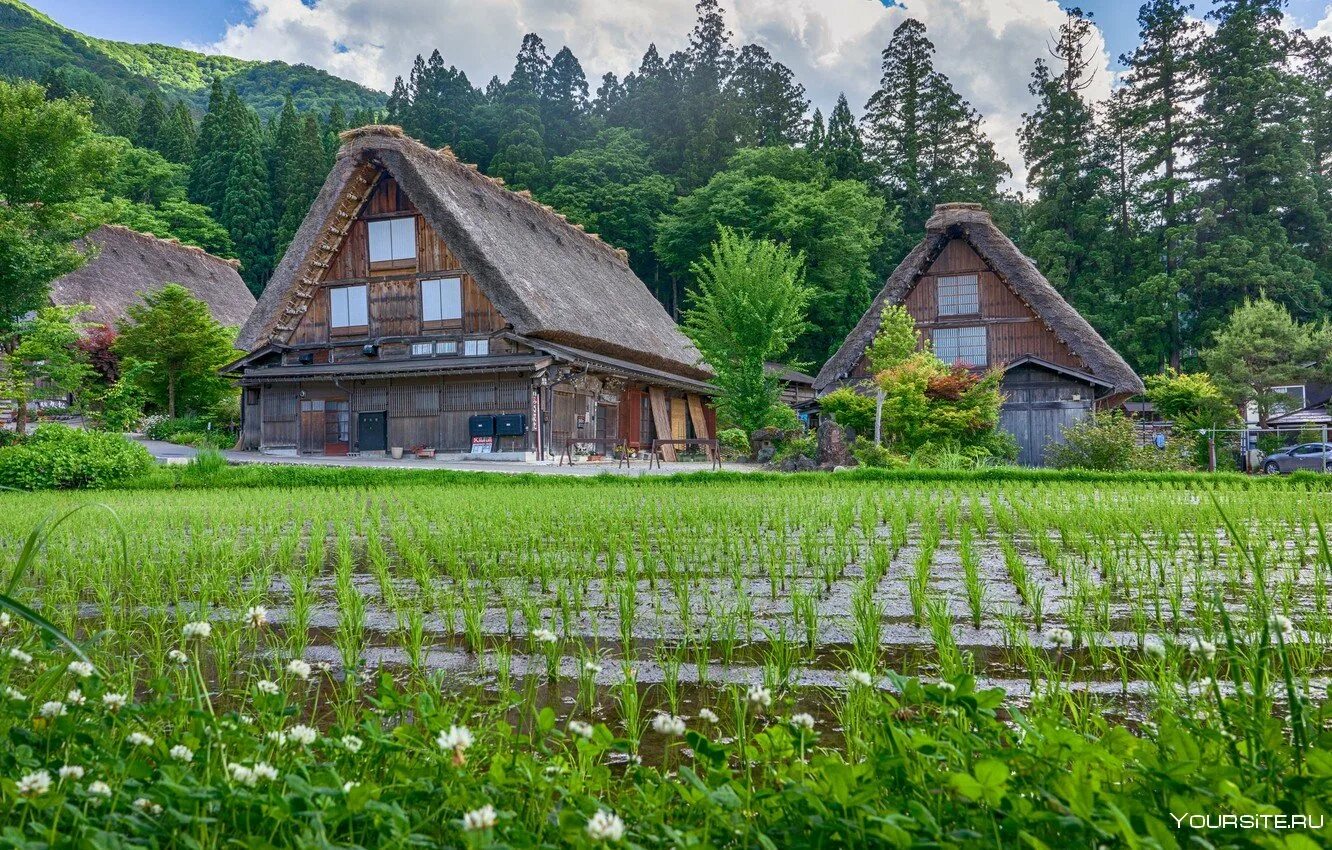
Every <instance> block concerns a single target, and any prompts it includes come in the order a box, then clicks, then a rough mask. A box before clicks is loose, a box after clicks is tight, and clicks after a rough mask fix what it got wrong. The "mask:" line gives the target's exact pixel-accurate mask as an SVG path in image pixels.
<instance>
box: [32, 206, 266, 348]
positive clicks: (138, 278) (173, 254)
mask: <svg viewBox="0 0 1332 850" xmlns="http://www.w3.org/2000/svg"><path fill="white" fill-rule="evenodd" d="M85 241H86V242H87V243H91V244H92V245H93V246H95V247H96V249H97V254H96V256H94V257H93V258H92V259H91V260H89V261H88V262H86V263H84V264H83V266H81V267H80V268H78V269H76V270H75V271H72V272H70V273H69V274H67V275H65V276H64V277H61V278H57V279H56V280H55V281H53V282H52V283H51V303H52V304H54V305H56V306H61V307H72V306H74V305H75V304H89V305H91V306H92V310H91V311H89V312H88V313H85V314H84V315H83V316H82V317H81V318H82V320H83V321H85V322H91V323H93V324H98V325H106V326H107V327H110V328H114V327H115V326H116V323H117V322H118V321H120V320H121V319H122V318H124V317H125V315H126V312H127V311H128V309H129V307H130V306H131V305H133V304H139V303H142V300H143V296H144V294H145V293H149V292H157V291H158V290H160V289H162V288H163V287H164V286H166V285H167V284H168V283H178V284H180V285H181V286H183V287H185V288H186V289H188V290H189V291H190V292H191V293H192V294H193V295H194V297H195V298H198V299H199V300H201V301H203V302H204V303H205V304H207V305H208V309H209V310H210V311H211V312H212V314H213V318H214V319H216V320H217V321H218V322H220V323H221V324H223V325H226V326H228V327H233V328H239V327H240V326H241V325H243V324H244V323H245V320H246V319H248V318H249V317H250V312H251V311H252V310H253V309H254V303H255V301H254V295H253V294H251V292H250V290H249V289H248V288H246V286H245V282H244V281H243V280H241V276H240V273H239V272H238V271H237V268H238V266H239V264H238V263H237V262H236V261H235V260H224V259H222V258H221V257H215V256H213V255H212V254H210V253H208V252H207V251H205V250H203V249H202V248H195V247H192V246H190V245H182V244H181V243H180V242H177V241H175V240H174V239H159V238H158V237H156V236H153V235H152V234H150V233H139V232H138V231H136V230H130V229H129V228H128V227H121V226H120V225H118V224H108V225H103V226H102V227H99V228H97V229H96V230H94V231H93V232H92V233H90V234H88V236H87V237H85Z"/></svg>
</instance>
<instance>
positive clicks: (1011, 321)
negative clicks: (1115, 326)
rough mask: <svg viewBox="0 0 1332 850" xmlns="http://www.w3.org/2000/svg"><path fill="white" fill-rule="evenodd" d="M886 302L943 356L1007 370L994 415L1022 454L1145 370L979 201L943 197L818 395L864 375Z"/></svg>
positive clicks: (825, 371) (1038, 453) (1136, 388)
mask: <svg viewBox="0 0 1332 850" xmlns="http://www.w3.org/2000/svg"><path fill="white" fill-rule="evenodd" d="M886 304H904V305H905V306H906V308H907V312H909V313H910V314H911V316H912V318H914V319H915V320H916V325H917V327H918V328H919V329H920V332H921V337H922V344H923V343H924V341H925V340H928V341H929V343H930V345H931V347H932V348H933V350H934V352H935V354H936V355H938V357H939V358H940V359H941V360H944V361H945V362H949V363H953V362H962V363H965V364H966V365H968V366H970V367H972V368H975V369H986V368H991V367H996V366H997V367H1000V368H1002V369H1003V370H1004V376H1003V383H1002V388H1003V392H1004V395H1005V402H1004V406H1003V410H1002V412H1001V415H1000V425H1001V427H1003V428H1004V429H1005V430H1007V431H1009V432H1010V433H1012V434H1013V435H1014V436H1015V437H1016V438H1017V441H1018V445H1019V448H1020V454H1019V460H1020V462H1021V463H1023V464H1026V465H1031V466H1039V465H1041V464H1042V463H1043V460H1044V455H1045V449H1046V446H1047V445H1048V444H1050V443H1051V442H1059V441H1062V440H1063V433H1064V429H1065V428H1067V427H1068V426H1070V425H1072V424H1074V423H1076V422H1078V421H1080V420H1081V419H1082V418H1083V417H1085V416H1087V415H1088V414H1089V413H1091V412H1092V411H1094V410H1107V409H1111V408H1114V407H1116V406H1118V405H1120V404H1121V403H1123V402H1124V401H1125V400H1126V399H1128V398H1129V397H1130V396H1133V395H1136V394H1138V393H1141V392H1142V391H1143V384H1142V380H1141V379H1139V377H1138V376H1137V375H1136V374H1135V373H1134V372H1133V370H1132V369H1131V368H1130V367H1129V365H1128V364H1127V363H1125V362H1124V359H1123V358H1122V357H1120V356H1119V354H1118V353H1117V352H1116V351H1115V350H1114V349H1112V348H1111V347H1110V346H1109V344H1107V343H1106V341H1105V340H1104V339H1102V338H1101V335H1100V334H1098V333H1097V332H1096V330H1095V329H1094V328H1092V326H1091V325H1090V324H1088V322H1087V320H1086V319H1084V318H1083V317H1082V316H1081V315H1080V314H1079V313H1078V312H1077V311H1076V310H1074V309H1073V308H1072V307H1071V306H1069V304H1068V302H1067V301H1065V300H1064V299H1063V298H1062V297H1061V296H1060V295H1059V293H1058V292H1056V291H1055V288H1054V287H1053V286H1051V285H1050V282H1049V281H1048V280H1046V279H1045V276H1044V275H1042V274H1041V273H1040V271H1039V270H1038V269H1037V268H1036V265H1035V264H1034V263H1033V262H1032V261H1031V260H1030V259H1029V258H1028V257H1026V256H1024V255H1023V254H1022V252H1021V251H1019V250H1018V248H1017V246H1016V245H1014V244H1013V242H1012V240H1010V239H1009V238H1008V237H1007V236H1006V235H1004V233H1003V232H1001V231H1000V230H999V228H998V227H996V226H995V224H994V222H993V220H991V218H990V215H989V213H987V212H986V211H985V210H984V209H982V208H981V206H980V205H979V204H941V205H940V206H938V207H936V208H935V211H934V215H933V216H931V218H930V220H929V222H927V224H926V234H925V238H924V239H922V240H921V241H920V243H919V244H917V245H916V247H915V248H914V249H912V251H911V252H910V253H909V254H907V256H906V259H904V260H902V262H901V263H900V264H899V265H898V266H897V268H896V269H895V270H894V271H893V273H892V274H891V275H890V276H889V277H888V280H887V282H886V283H885V284H884V287H883V289H882V291H880V292H879V295H878V297H876V298H875V299H874V303H873V304H872V305H870V308H869V310H868V311H867V312H866V313H865V315H864V316H863V317H862V318H861V320H860V322H859V323H858V324H857V325H856V327H855V329H854V330H852V331H851V333H850V335H849V336H848V337H847V338H846V341H845V342H844V343H843V344H842V347H841V348H839V349H838V350H837V353H836V354H834V355H833V356H832V358H831V359H829V360H828V362H827V363H825V364H824V366H823V368H822V369H821V370H820V371H819V374H818V377H817V378H816V379H815V385H814V388H815V391H816V392H817V393H818V394H819V395H824V394H826V393H828V392H830V391H832V390H834V389H836V388H837V387H839V386H842V385H844V384H848V383H851V384H855V383H858V382H860V381H863V380H864V379H866V378H868V377H870V375H869V364H868V360H867V359H866V356H865V351H866V349H867V348H868V347H869V344H870V343H871V342H872V341H873V339H874V335H875V334H876V333H877V332H878V330H879V321H880V316H881V315H882V313H883V308H884V306H885V305H886Z"/></svg>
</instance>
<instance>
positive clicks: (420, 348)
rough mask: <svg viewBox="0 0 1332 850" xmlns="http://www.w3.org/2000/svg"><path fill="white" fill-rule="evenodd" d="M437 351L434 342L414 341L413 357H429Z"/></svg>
mask: <svg viewBox="0 0 1332 850" xmlns="http://www.w3.org/2000/svg"><path fill="white" fill-rule="evenodd" d="M434 353H435V344H434V343H433V342H414V343H412V356H413V357H429V356H430V355H432V354H434Z"/></svg>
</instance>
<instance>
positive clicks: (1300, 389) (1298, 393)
mask: <svg viewBox="0 0 1332 850" xmlns="http://www.w3.org/2000/svg"><path fill="white" fill-rule="evenodd" d="M1272 392H1274V393H1280V394H1281V395H1283V396H1285V397H1286V398H1285V399H1283V400H1282V401H1278V402H1276V403H1275V404H1273V405H1272V413H1273V415H1280V414H1282V413H1290V412H1291V411H1292V410H1303V409H1304V384H1295V385H1293V386H1288V387H1272Z"/></svg>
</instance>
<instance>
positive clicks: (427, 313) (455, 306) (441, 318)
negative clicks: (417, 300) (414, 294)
mask: <svg viewBox="0 0 1332 850" xmlns="http://www.w3.org/2000/svg"><path fill="white" fill-rule="evenodd" d="M421 321H423V322H460V321H462V279H461V278H456V277H446V278H442V279H440V280H423V281H421Z"/></svg>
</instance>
